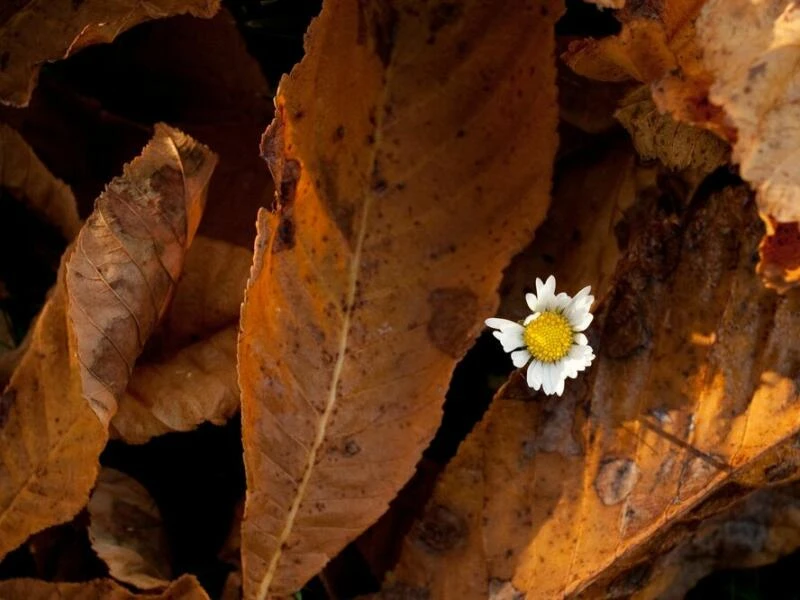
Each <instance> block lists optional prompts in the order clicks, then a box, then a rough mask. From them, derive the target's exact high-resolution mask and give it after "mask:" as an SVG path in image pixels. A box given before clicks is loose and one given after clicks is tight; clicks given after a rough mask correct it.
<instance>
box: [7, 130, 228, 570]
mask: <svg viewBox="0 0 800 600" xmlns="http://www.w3.org/2000/svg"><path fill="white" fill-rule="evenodd" d="M215 161H216V159H215V157H214V155H213V153H211V152H210V151H209V150H208V149H207V148H205V147H204V146H201V145H199V144H197V143H196V142H195V141H194V140H192V139H191V138H189V137H188V136H186V135H184V134H182V133H181V132H179V131H177V130H174V129H171V128H169V127H167V126H163V125H162V126H158V127H157V128H156V133H155V136H154V138H153V140H152V141H151V142H150V143H149V144H148V145H147V146H146V147H145V148H144V151H143V152H142V154H141V155H140V156H139V157H138V158H136V159H134V160H133V161H132V162H131V163H130V164H128V165H126V167H125V171H124V174H123V175H122V176H121V177H118V178H116V179H114V180H113V181H112V182H111V183H110V184H109V185H108V187H107V188H106V191H105V192H104V193H103V194H102V195H101V196H100V198H99V199H98V200H97V203H96V207H95V211H94V212H93V213H92V214H91V215H90V217H89V218H88V219H87V221H86V224H85V225H84V226H83V228H82V229H81V231H80V233H79V234H78V237H77V239H76V241H75V243H74V245H73V246H72V247H71V248H70V250H69V251H68V252H67V255H66V256H65V257H64V261H63V264H62V269H61V271H60V274H59V278H58V282H57V284H56V287H55V291H54V293H53V296H52V298H51V299H50V300H48V302H47V303H46V304H45V307H44V309H43V311H42V313H41V315H40V316H39V318H38V320H37V322H36V325H35V328H34V330H33V334H32V339H31V342H30V345H29V347H28V349H27V351H26V353H25V356H24V357H23V359H22V361H21V363H20V364H19V366H18V367H17V369H16V370H15V371H14V374H13V375H12V377H11V381H10V382H9V384H8V386H7V387H6V388H5V390H4V391H3V394H2V402H0V446H2V448H3V453H2V456H0V556H2V555H5V554H6V553H7V552H8V551H9V550H12V549H13V548H15V547H16V546H17V545H19V544H20V543H22V542H23V541H24V540H25V539H26V538H27V537H28V536H29V535H30V534H32V533H34V532H36V531H39V530H41V529H43V528H45V527H48V526H50V525H54V524H57V523H61V522H63V521H66V520H68V519H69V518H70V517H72V516H73V515H74V514H75V513H76V512H77V511H78V510H79V509H80V508H81V507H82V506H84V505H85V504H86V501H87V500H88V496H89V491H90V489H91V487H92V485H93V484H94V480H95V477H96V475H97V468H98V466H97V459H98V456H99V455H100V452H101V450H102V449H103V447H104V445H105V442H106V439H107V436H108V431H107V427H108V422H109V420H110V419H111V417H112V416H113V415H114V413H115V412H116V407H117V401H118V398H119V397H120V396H121V394H122V392H123V391H124V389H125V386H126V384H127V382H128V379H129V377H130V374H131V371H132V368H133V363H134V361H135V360H136V357H137V356H138V355H139V353H140V352H141V350H142V348H143V346H144V343H145V342H146V341H147V338H148V337H149V335H150V334H151V332H152V331H153V328H154V327H155V325H156V323H157V321H158V319H159V318H160V316H161V315H162V314H163V313H164V310H165V309H166V307H167V305H168V302H169V300H170V298H171V296H172V294H173V292H174V284H175V282H176V281H177V279H178V277H179V276H180V273H181V269H182V267H183V261H184V255H185V253H186V250H187V248H188V246H189V245H190V244H191V241H192V239H193V237H194V232H195V230H196V228H197V223H198V221H199V219H200V215H201V214H202V210H203V204H204V199H205V190H206V188H207V186H208V181H209V178H210V176H211V172H212V171H213V169H214V165H215Z"/></svg>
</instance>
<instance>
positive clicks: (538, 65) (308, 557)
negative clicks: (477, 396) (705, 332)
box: [239, 0, 561, 599]
mask: <svg viewBox="0 0 800 600" xmlns="http://www.w3.org/2000/svg"><path fill="white" fill-rule="evenodd" d="M560 10H561V8H560V5H559V2H557V1H551V0H537V1H535V2H528V3H525V2H518V1H508V2H500V3H498V2H493V3H488V4H487V3H479V2H464V3H459V4H449V3H444V4H441V5H435V6H429V5H428V4H426V3H424V2H387V3H382V4H363V3H358V2H356V1H355V0H347V1H339V2H330V3H328V4H326V5H325V6H324V7H323V11H322V13H321V15H320V17H319V18H318V19H317V20H316V21H315V23H314V24H313V25H312V27H311V29H310V31H309V33H308V35H307V43H306V56H305V58H304V59H303V62H302V63H300V65H299V66H298V67H296V68H295V69H294V70H293V72H292V74H291V75H290V76H289V77H288V78H286V79H284V80H283V82H282V84H281V87H280V89H279V93H278V96H277V99H276V105H277V118H276V121H274V122H273V124H272V125H271V126H270V128H269V129H268V131H267V133H266V135H265V138H264V142H263V146H262V151H263V153H264V155H265V157H266V159H267V161H268V162H269V165H270V169H271V171H272V174H273V177H274V178H275V181H276V189H278V204H279V208H278V210H277V211H276V212H274V213H272V214H268V213H266V212H262V213H261V215H260V217H259V236H258V238H257V241H256V255H255V259H254V261H255V262H254V266H253V270H252V274H251V278H250V282H249V284H248V289H247V293H246V298H245V304H244V307H243V311H242V323H241V329H242V333H241V334H240V338H239V382H240V386H241V388H242V420H243V438H244V448H245V465H246V469H247V487H248V490H247V501H246V508H245V518H244V522H243V525H242V559H243V569H244V571H243V579H244V593H245V597H246V598H248V599H253V598H258V599H263V598H266V597H268V596H271V595H281V594H288V593H291V592H293V591H295V590H297V589H299V588H300V587H302V585H303V584H304V583H305V582H306V581H307V580H308V579H309V578H310V577H312V576H313V575H314V574H315V573H316V572H318V571H319V570H320V569H321V568H322V567H323V566H324V565H325V563H327V562H328V561H329V560H330V559H331V557H333V556H334V555H335V554H336V553H338V552H339V550H341V549H342V548H343V547H344V546H345V544H346V543H347V542H348V541H350V540H352V539H353V538H355V537H356V536H357V535H358V534H359V533H360V532H361V531H363V530H364V529H365V528H366V527H368V526H369V525H370V524H371V523H373V522H374V521H375V520H376V519H377V518H378V517H379V516H380V514H381V513H382V512H383V511H384V510H385V509H386V507H387V504H388V502H389V501H390V500H391V499H392V497H393V496H394V495H395V494H396V493H397V491H398V490H399V489H400V487H401V486H402V485H403V484H404V483H405V482H406V481H407V480H408V478H409V477H410V476H411V474H412V472H413V469H414V465H415V463H416V462H417V460H418V459H419V457H420V454H421V452H422V450H423V449H424V448H425V446H426V445H427V444H428V443H429V441H430V439H431V437H432V436H433V434H434V432H435V430H436V428H437V426H438V424H439V420H440V416H441V406H442V402H443V400H444V395H445V391H446V389H447V385H448V382H449V379H450V376H451V373H452V371H453V368H454V366H455V364H456V361H457V360H458V359H459V358H461V357H462V356H463V354H464V352H465V351H466V350H467V348H468V347H469V346H470V344H471V342H472V340H474V338H475V336H476V335H477V334H478V332H479V331H480V329H481V328H482V321H483V319H485V318H486V317H489V316H491V315H492V314H493V311H494V309H495V307H496V305H497V298H496V292H495V290H496V288H497V284H498V283H499V279H500V275H501V272H502V269H503V267H504V266H505V265H506V264H507V263H508V261H509V259H510V258H511V257H512V256H513V255H514V254H515V253H516V252H517V251H518V250H519V249H520V248H521V247H522V246H523V245H524V244H525V243H526V241H527V240H528V239H529V238H530V235H531V233H532V232H533V230H534V229H535V228H536V226H537V225H539V224H540V223H541V221H542V220H543V218H544V213H545V211H546V207H547V204H548V191H549V187H550V181H549V180H550V173H551V168H552V160H553V156H554V152H555V141H556V140H555V121H556V105H555V94H554V92H555V89H554V81H555V69H554V65H553V62H554V61H553V57H552V53H553V48H554V40H553V24H554V22H555V20H556V19H557V17H558V15H559V13H560Z"/></svg>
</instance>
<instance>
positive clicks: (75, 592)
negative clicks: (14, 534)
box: [0, 575, 208, 600]
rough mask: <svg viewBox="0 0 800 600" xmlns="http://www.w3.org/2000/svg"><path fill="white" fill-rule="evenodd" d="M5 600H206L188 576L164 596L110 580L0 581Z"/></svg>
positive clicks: (166, 591) (178, 581) (181, 579)
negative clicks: (59, 581)
mask: <svg viewBox="0 0 800 600" xmlns="http://www.w3.org/2000/svg"><path fill="white" fill-rule="evenodd" d="M0 597H2V598H3V599H4V600H51V599H52V598H59V600H208V594H206V593H205V591H204V590H203V588H202V587H200V584H199V583H198V582H197V579H195V578H194V577H193V576H191V575H182V576H181V577H179V578H178V579H176V580H175V581H173V582H172V583H171V584H170V585H169V587H168V588H167V589H165V590H164V591H163V592H151V593H141V594H137V593H133V592H131V591H129V590H127V589H126V588H124V587H122V586H121V585H120V584H118V583H117V582H115V581H113V580H111V579H95V580H93V581H87V582H84V583H50V582H48V581H40V580H37V579H10V580H8V581H0Z"/></svg>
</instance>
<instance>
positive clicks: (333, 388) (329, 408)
mask: <svg viewBox="0 0 800 600" xmlns="http://www.w3.org/2000/svg"><path fill="white" fill-rule="evenodd" d="M391 66H392V63H391V61H390V62H389V63H388V65H387V66H386V75H385V79H384V86H383V90H382V98H381V101H380V103H379V105H380V106H381V107H382V106H384V105H385V104H386V98H387V95H388V90H389V87H390V82H391ZM378 112H379V115H380V116H379V119H378V121H377V123H376V124H375V143H374V144H373V146H372V153H371V157H370V160H369V163H368V165H369V167H368V170H367V173H372V172H373V170H374V167H375V163H376V162H377V156H378V148H380V146H381V140H382V138H383V122H384V113H385V111H383V110H381V111H378ZM373 200H374V193H373V191H372V189H371V188H370V187H369V186H367V191H366V193H365V195H364V209H363V211H362V213H361V220H360V222H359V227H358V238H357V240H356V245H355V249H354V252H353V260H352V262H351V263H350V275H349V282H348V290H347V305H346V310H345V314H344V319H343V322H342V328H341V335H340V338H339V347H338V349H337V357H336V364H335V365H334V368H333V374H332V377H331V384H330V386H329V388H328V398H327V401H326V403H325V410H324V412H323V413H322V417H321V418H320V423H319V427H318V428H317V435H316V437H315V438H314V443H313V444H312V446H311V451H310V452H309V454H308V460H307V461H306V467H305V470H304V472H303V477H302V479H301V480H300V484H299V486H298V488H297V492H296V494H295V497H294V501H293V502H292V506H291V508H290V510H289V514H288V515H287V517H286V522H285V524H284V527H283V530H282V531H281V534H280V537H279V538H278V543H277V547H276V549H275V553H274V554H273V555H272V558H271V560H270V563H269V566H268V568H267V573H266V574H265V575H264V578H263V579H262V580H261V584H260V585H259V589H258V593H257V595H256V599H257V600H266V598H267V593H268V592H269V587H270V584H271V583H272V580H273V578H274V577H275V574H276V572H277V570H278V563H279V562H280V558H281V556H282V555H283V546H284V544H285V543H286V541H287V540H288V539H289V536H290V535H291V533H292V530H293V528H294V522H295V520H296V518H297V513H298V512H299V510H300V506H301V505H302V503H303V499H304V497H305V494H306V490H307V488H308V484H309V481H310V480H311V475H312V474H313V473H314V466H315V463H316V459H317V454H318V452H319V449H320V448H321V447H322V444H323V442H324V441H325V437H326V434H327V425H328V421H329V420H330V418H331V416H332V415H333V410H334V408H335V407H336V395H337V391H338V388H339V379H340V378H341V374H342V370H343V369H344V363H345V351H346V350H347V340H348V336H349V334H350V323H351V320H352V317H353V308H354V305H355V297H356V291H357V283H358V274H359V271H360V268H361V254H362V251H363V247H364V239H365V237H366V233H367V222H368V220H369V212H370V207H371V205H372V201H373Z"/></svg>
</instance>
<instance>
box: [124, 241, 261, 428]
mask: <svg viewBox="0 0 800 600" xmlns="http://www.w3.org/2000/svg"><path fill="white" fill-rule="evenodd" d="M252 256H253V255H252V252H249V251H247V250H245V249H243V248H240V247H238V246H234V245H231V244H227V243H225V242H221V241H218V240H211V239H208V238H204V237H201V236H198V237H197V238H196V239H195V241H194V243H193V244H192V247H191V248H190V250H189V252H188V253H187V254H186V264H185V265H184V271H183V275H182V276H181V280H180V281H179V282H178V285H177V287H176V290H175V297H174V299H173V301H172V304H171V305H170V309H169V312H168V313H167V314H166V316H165V317H164V320H163V322H162V324H161V326H160V327H159V329H158V330H157V331H156V332H155V333H154V335H153V336H152V337H151V339H150V341H149V343H148V347H147V349H146V351H145V352H144V354H143V355H142V357H141V358H140V359H139V360H138V361H137V363H136V367H135V368H134V370H133V374H132V375H131V380H130V382H129V384H128V387H127V389H126V390H125V392H124V395H123V397H122V399H121V401H120V405H119V411H117V414H116V415H114V418H113V419H112V420H111V429H112V433H113V435H115V436H116V437H120V438H122V439H123V440H125V441H126V442H128V443H133V444H141V443H144V442H146V441H148V440H149V439H151V438H152V437H154V436H157V435H162V434H164V433H169V432H170V431H190V430H192V429H194V428H195V427H197V426H198V425H200V424H201V423H204V422H211V423H214V424H216V425H222V424H223V423H225V422H226V421H227V420H228V419H229V418H230V417H231V416H232V415H233V414H234V413H235V412H236V411H237V410H238V408H239V385H238V383H237V380H236V335H237V332H238V324H239V310H240V308H241V304H242V299H243V296H244V288H245V285H246V283H247V276H248V275H249V272H250V265H251V263H252Z"/></svg>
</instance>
